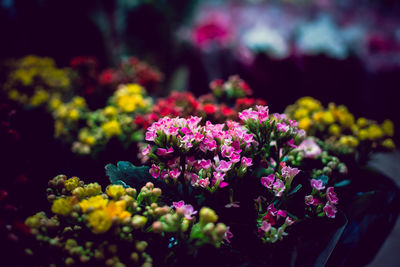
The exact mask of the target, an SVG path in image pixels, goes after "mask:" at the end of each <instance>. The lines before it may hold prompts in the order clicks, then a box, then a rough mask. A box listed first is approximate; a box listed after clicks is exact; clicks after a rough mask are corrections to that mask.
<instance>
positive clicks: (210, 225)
mask: <svg viewBox="0 0 400 267" xmlns="http://www.w3.org/2000/svg"><path fill="white" fill-rule="evenodd" d="M213 230H214V224H213V223H212V222H210V223H207V224H206V225H205V226H204V227H203V229H202V230H201V231H202V232H203V234H204V235H208V236H209V235H211V234H212V231H213Z"/></svg>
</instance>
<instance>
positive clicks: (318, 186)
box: [304, 179, 339, 218]
mask: <svg viewBox="0 0 400 267" xmlns="http://www.w3.org/2000/svg"><path fill="white" fill-rule="evenodd" d="M310 183H311V187H312V188H313V194H311V195H307V196H305V198H304V200H305V203H306V205H307V206H314V207H317V209H318V207H320V208H322V206H323V202H322V200H321V199H323V198H326V200H327V201H326V203H325V205H324V207H323V212H324V213H325V215H326V216H327V217H328V218H335V215H336V212H337V209H336V206H335V205H337V204H338V203H339V199H338V197H337V195H336V192H335V191H334V188H333V187H328V188H327V189H326V192H325V194H323V193H322V192H321V190H323V189H325V186H324V185H323V182H322V180H317V179H311V182H310Z"/></svg>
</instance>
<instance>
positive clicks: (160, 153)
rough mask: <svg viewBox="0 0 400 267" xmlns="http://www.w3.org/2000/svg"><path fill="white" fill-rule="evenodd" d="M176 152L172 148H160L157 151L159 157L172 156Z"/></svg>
mask: <svg viewBox="0 0 400 267" xmlns="http://www.w3.org/2000/svg"><path fill="white" fill-rule="evenodd" d="M173 152H174V149H173V148H172V147H170V148H169V149H168V150H167V149H165V148H158V149H157V155H158V156H166V155H168V154H171V153H173Z"/></svg>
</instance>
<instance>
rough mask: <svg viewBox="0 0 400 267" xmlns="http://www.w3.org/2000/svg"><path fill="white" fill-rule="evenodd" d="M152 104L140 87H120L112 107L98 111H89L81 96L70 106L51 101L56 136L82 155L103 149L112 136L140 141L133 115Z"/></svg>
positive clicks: (73, 100) (113, 98)
mask: <svg viewBox="0 0 400 267" xmlns="http://www.w3.org/2000/svg"><path fill="white" fill-rule="evenodd" d="M151 103H152V102H151V99H150V98H149V97H147V96H146V92H145V89H144V88H143V87H141V86H140V85H138V84H126V85H120V86H119V88H118V90H116V91H115V92H114V94H113V95H112V96H111V97H110V99H109V105H108V106H106V107H104V108H101V109H97V110H95V111H90V110H89V109H88V108H87V106H86V103H85V100H84V99H83V98H81V97H74V98H73V99H72V100H71V101H70V102H68V103H62V102H61V101H60V100H59V99H53V100H52V101H51V102H50V104H51V109H53V110H54V112H53V115H54V118H55V134H56V137H57V138H62V139H63V141H65V142H67V143H72V150H73V151H74V152H76V153H79V154H89V153H92V152H95V151H96V150H100V149H102V148H104V146H105V145H106V144H107V142H108V140H109V139H110V138H112V137H117V138H120V139H124V140H125V141H129V142H132V141H136V140H140V139H141V137H140V136H141V134H140V133H138V132H137V131H136V128H135V125H134V123H133V116H132V115H134V114H136V113H139V112H146V111H147V110H148V109H149V107H150V106H151ZM94 150H95V151H94Z"/></svg>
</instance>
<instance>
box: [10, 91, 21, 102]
mask: <svg viewBox="0 0 400 267" xmlns="http://www.w3.org/2000/svg"><path fill="white" fill-rule="evenodd" d="M8 97H9V98H10V99H11V100H18V98H19V92H18V91H17V90H15V89H13V90H11V91H10V92H8Z"/></svg>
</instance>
